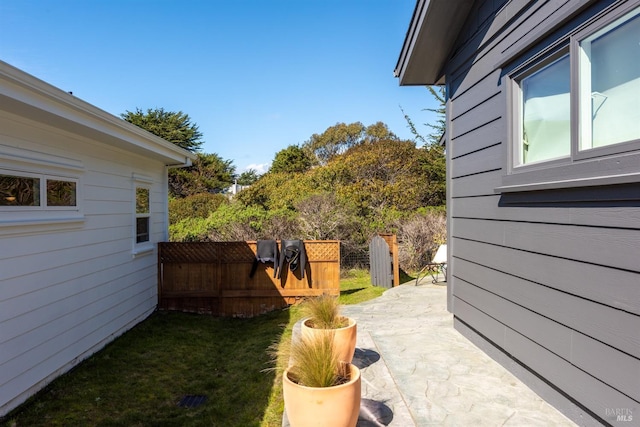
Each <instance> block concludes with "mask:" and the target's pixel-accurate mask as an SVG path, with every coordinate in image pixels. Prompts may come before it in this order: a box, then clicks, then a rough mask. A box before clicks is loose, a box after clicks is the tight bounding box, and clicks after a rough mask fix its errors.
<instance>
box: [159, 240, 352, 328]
mask: <svg viewBox="0 0 640 427" xmlns="http://www.w3.org/2000/svg"><path fill="white" fill-rule="evenodd" d="M256 246H257V243H256V242H255V241H253V242H180V243H178V242H162V243H158V308H159V309H160V310H179V311H186V312H195V313H209V314H213V315H216V316H233V317H253V316H256V315H258V314H262V313H266V312H268V311H272V310H276V309H280V308H284V307H286V306H288V305H290V304H294V303H295V302H297V301H299V300H300V299H302V298H304V297H309V296H316V295H320V294H323V293H327V294H330V295H336V296H337V295H340V242H339V241H337V240H322V241H319V240H308V241H304V247H305V252H306V254H307V263H306V268H305V274H304V278H303V277H301V276H302V274H301V271H299V270H300V269H298V271H296V272H291V271H289V270H288V269H286V268H283V271H282V272H281V277H280V278H275V277H274V269H273V264H270V265H269V264H262V263H259V264H258V268H257V270H256V272H255V274H254V276H253V277H249V274H250V272H251V267H252V265H253V261H254V259H255V257H256Z"/></svg>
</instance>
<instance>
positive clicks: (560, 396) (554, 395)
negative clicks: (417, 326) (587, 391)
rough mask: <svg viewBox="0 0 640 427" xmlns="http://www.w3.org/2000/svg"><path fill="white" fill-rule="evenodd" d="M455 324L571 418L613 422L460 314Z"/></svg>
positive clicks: (589, 425)
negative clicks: (534, 369) (603, 417)
mask: <svg viewBox="0 0 640 427" xmlns="http://www.w3.org/2000/svg"><path fill="white" fill-rule="evenodd" d="M453 326H454V328H455V329H456V330H457V331H458V332H460V334H462V335H463V336H464V337H465V338H466V339H468V340H469V341H471V342H472V343H473V344H474V345H475V346H476V347H478V348H479V349H480V350H482V351H483V352H484V353H485V354H487V355H488V356H489V357H491V358H492V359H493V360H495V361H496V362H498V363H499V364H500V365H502V366H503V367H504V368H505V369H506V370H507V371H509V372H510V373H511V374H513V375H514V376H515V377H516V378H518V379H519V380H521V381H522V382H523V383H525V384H526V385H527V386H528V387H529V388H530V389H531V390H533V391H534V392H535V393H536V394H537V395H538V396H540V397H541V398H542V399H544V400H545V401H547V402H548V403H549V404H550V405H552V406H554V407H555V408H556V409H558V410H559V411H560V412H562V413H563V414H564V415H565V416H567V417H568V418H570V419H571V420H580V425H581V426H585V427H599V426H602V425H610V424H609V423H608V422H606V421H605V420H603V419H602V418H600V417H598V416H596V415H595V414H593V413H592V412H591V411H589V409H587V408H585V407H583V406H581V405H580V404H579V403H577V402H575V401H574V400H573V399H571V398H570V397H569V396H568V395H567V394H565V393H563V392H562V390H559V389H558V388H557V387H554V386H553V384H551V383H549V382H548V381H546V380H545V379H544V378H543V377H541V376H540V375H538V374H537V373H536V372H535V371H533V370H532V369H530V368H528V367H527V366H525V365H523V364H522V363H521V362H520V361H518V360H517V359H516V358H514V357H513V356H511V355H510V354H508V353H507V352H505V351H504V350H503V349H502V348H501V347H500V346H498V345H496V343H495V342H493V341H491V340H490V339H488V338H487V337H485V336H484V335H482V334H480V333H479V332H478V331H477V330H475V329H474V328H472V327H471V326H470V325H468V324H467V323H465V322H464V321H462V320H461V319H460V318H458V317H456V316H454V318H453Z"/></svg>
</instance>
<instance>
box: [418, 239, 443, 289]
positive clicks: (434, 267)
mask: <svg viewBox="0 0 640 427" xmlns="http://www.w3.org/2000/svg"><path fill="white" fill-rule="evenodd" d="M422 273H425V275H424V277H426V276H427V274H428V275H430V276H431V279H432V280H431V283H433V284H434V285H435V284H436V283H438V275H440V274H443V275H444V280H445V281H446V280H447V245H446V244H444V245H440V247H439V248H438V250H437V251H436V254H435V255H434V256H433V259H432V260H431V262H430V263H428V264H427V265H425V266H424V267H422V269H421V270H420V271H419V272H418V275H417V276H416V286H418V281H419V280H420V275H421V274H422Z"/></svg>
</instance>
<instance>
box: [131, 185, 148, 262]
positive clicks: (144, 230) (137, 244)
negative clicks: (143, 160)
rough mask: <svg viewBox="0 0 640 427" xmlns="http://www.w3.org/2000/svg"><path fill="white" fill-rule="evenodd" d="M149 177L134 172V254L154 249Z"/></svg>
mask: <svg viewBox="0 0 640 427" xmlns="http://www.w3.org/2000/svg"><path fill="white" fill-rule="evenodd" d="M152 183H153V180H152V179H151V178H149V177H146V176H143V175H139V174H133V254H134V255H137V254H142V253H147V252H151V251H153V242H152V240H151V223H152V222H151V219H152V218H151V216H152V215H151V203H152V200H151V197H152V192H151V185H152Z"/></svg>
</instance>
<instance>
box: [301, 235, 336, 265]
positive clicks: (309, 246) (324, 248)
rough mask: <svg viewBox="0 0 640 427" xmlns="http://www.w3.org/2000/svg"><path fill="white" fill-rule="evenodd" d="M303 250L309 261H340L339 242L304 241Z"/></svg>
mask: <svg viewBox="0 0 640 427" xmlns="http://www.w3.org/2000/svg"><path fill="white" fill-rule="evenodd" d="M304 249H305V251H306V252H307V259H308V260H309V261H340V242H339V241H326V240H317V241H316V240H311V241H305V242H304Z"/></svg>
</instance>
